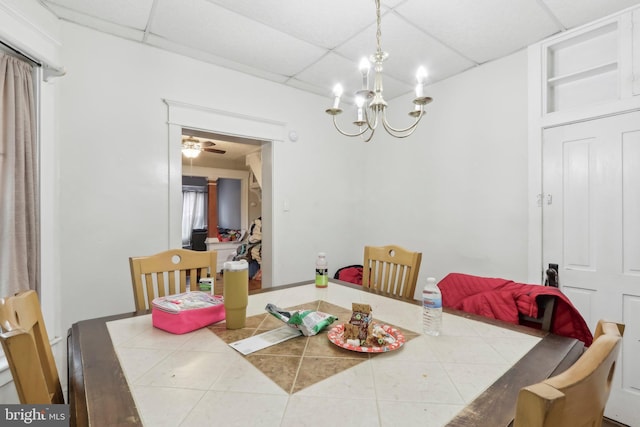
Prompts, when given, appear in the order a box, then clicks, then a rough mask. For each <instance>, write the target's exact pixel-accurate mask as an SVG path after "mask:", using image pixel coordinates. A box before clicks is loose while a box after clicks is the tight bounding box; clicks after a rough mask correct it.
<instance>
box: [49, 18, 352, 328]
mask: <svg viewBox="0 0 640 427" xmlns="http://www.w3.org/2000/svg"><path fill="white" fill-rule="evenodd" d="M63 40H64V43H63V48H62V51H63V58H64V64H65V67H66V68H67V70H68V74H67V76H65V77H64V79H63V80H61V93H62V95H61V101H60V103H59V108H60V111H61V114H60V115H61V117H60V124H59V126H60V141H59V146H60V202H59V203H60V219H61V220H60V222H61V251H60V257H61V260H60V261H61V262H60V267H61V274H62V283H63V287H62V289H61V292H62V300H63V301H64V305H65V306H64V307H63V323H65V324H70V323H72V322H74V321H77V320H80V319H85V318H91V317H96V316H102V315H106V314H113V313H118V312H126V311H131V310H132V309H133V299H132V293H131V292H132V291H131V279H130V275H129V266H128V257H129V256H136V255H141V254H150V253H155V252H159V251H161V250H166V249H168V248H169V242H168V233H167V229H168V218H169V216H168V198H167V197H168V173H169V172H168V147H167V144H168V142H167V141H168V132H167V129H168V128H167V123H166V121H167V109H166V108H167V107H166V105H165V104H164V103H163V102H162V99H170V100H174V101H181V102H185V103H189V104H194V105H200V106H204V107H208V108H213V109H217V110H223V111H230V112H236V113H242V114H245V115H249V116H254V117H263V118H265V119H270V120H275V121H279V122H285V123H287V124H288V126H289V127H290V128H291V129H295V130H296V131H297V133H298V135H299V137H300V138H299V140H298V141H297V142H295V143H291V142H278V143H273V163H274V195H273V201H274V206H275V209H274V212H273V216H274V229H275V236H274V260H275V263H276V265H275V266H274V269H273V270H274V283H275V284H278V283H287V282H291V281H299V280H305V279H311V277H312V274H313V268H314V260H315V252H317V251H319V250H326V251H327V252H329V253H330V254H332V255H333V256H334V257H336V258H335V259H339V257H340V256H341V252H342V251H345V253H346V249H345V244H344V243H345V242H349V241H352V242H358V241H359V240H360V239H354V235H355V234H357V233H359V229H358V227H351V224H349V222H348V221H345V220H344V218H346V217H349V216H350V215H351V213H352V212H354V206H353V205H350V204H348V203H345V201H351V200H353V198H354V197H353V195H354V194H355V193H356V192H357V191H359V190H360V188H361V187H360V186H359V185H354V184H351V183H356V184H357V183H358V182H359V181H361V179H360V178H359V176H360V173H359V172H358V170H357V169H355V168H354V167H349V164H350V163H352V159H353V158H358V157H360V155H359V154H358V153H361V152H362V150H363V147H362V145H361V144H358V143H357V142H356V143H353V142H352V143H351V144H350V145H347V144H345V143H344V142H342V141H340V140H338V137H337V136H336V135H335V134H334V132H333V131H332V128H331V124H330V120H329V118H328V117H326V115H325V114H324V107H325V104H326V102H329V100H328V98H327V99H326V100H325V99H322V98H321V97H318V96H315V95H310V94H305V93H303V92H301V91H298V90H295V89H291V88H287V87H284V86H282V85H278V84H275V83H271V82H267V81H264V80H261V79H256V78H253V77H249V76H246V75H242V74H239V73H236V72H231V71H228V70H225V69H221V68H218V67H215V66H211V65H208V64H203V63H200V62H198V61H195V60H192V59H189V58H185V57H182V56H179V55H176V54H172V53H167V52H163V51H160V50H158V49H155V48H149V47H145V46H143V45H141V44H138V43H133V42H129V41H126V40H122V39H119V38H115V37H111V36H108V35H105V34H102V33H98V32H95V31H92V30H89V29H86V28H84V27H80V26H76V25H73V24H68V23H64V24H63ZM256 94H258V95H259V96H256ZM212 130H214V131H215V129H212ZM345 183H349V184H347V185H345ZM310 196H311V197H310ZM285 199H287V200H288V201H289V203H290V206H291V210H290V211H289V212H286V213H285V212H283V211H282V208H281V207H282V206H283V203H284V200H285ZM334 236H339V237H340V240H337V239H336V238H335V237H334Z"/></svg>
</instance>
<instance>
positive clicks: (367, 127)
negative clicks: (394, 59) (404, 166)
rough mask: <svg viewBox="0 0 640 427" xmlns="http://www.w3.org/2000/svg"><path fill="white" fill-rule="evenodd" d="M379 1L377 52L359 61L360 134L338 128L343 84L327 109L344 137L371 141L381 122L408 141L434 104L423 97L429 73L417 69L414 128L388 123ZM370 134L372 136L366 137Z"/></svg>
mask: <svg viewBox="0 0 640 427" xmlns="http://www.w3.org/2000/svg"><path fill="white" fill-rule="evenodd" d="M375 2H376V17H377V31H376V42H377V50H376V52H375V53H374V54H373V55H371V56H370V57H369V60H367V59H366V58H362V60H361V61H360V67H359V68H360V73H361V74H362V89H361V90H359V91H357V92H356V93H355V104H356V107H357V112H356V120H355V121H354V122H353V124H354V125H356V126H358V128H359V131H358V132H356V133H348V132H344V131H343V130H342V129H340V127H339V126H338V122H337V120H336V116H337V115H338V114H340V113H342V109H341V108H340V97H342V92H343V89H342V85H340V84H337V85H335V87H334V88H333V106H332V107H331V108H328V109H327V110H326V113H327V114H329V115H331V116H333V125H334V126H335V127H336V129H337V130H338V132H340V133H341V134H342V135H345V136H363V138H365V141H366V142H368V141H371V138H372V137H373V134H374V133H375V131H376V128H377V127H378V124H379V123H382V126H383V127H384V128H385V130H386V131H387V132H388V133H389V134H390V135H392V136H394V137H395V138H406V137H408V136H409V135H411V134H412V133H413V131H414V130H415V129H416V126H417V125H418V123H420V119H422V116H423V115H424V114H425V111H424V106H425V105H427V104H428V103H430V102H431V101H433V99H431V98H430V97H428V96H425V95H424V82H425V80H426V78H427V70H426V69H425V68H424V67H420V68H418V72H417V73H416V79H417V84H416V89H415V90H416V97H415V99H414V100H413V104H414V108H413V110H411V111H410V112H409V115H410V116H411V117H413V119H414V121H413V123H412V124H411V125H409V126H407V127H406V128H404V129H396V128H394V127H393V126H391V125H390V124H389V122H388V121H387V116H386V109H387V102H386V101H385V100H384V97H383V95H382V90H383V88H382V63H383V62H384V61H385V60H386V59H387V58H388V57H389V54H388V53H387V52H383V51H382V48H381V47H380V38H381V36H382V32H381V31H380V21H381V19H380V0H375ZM371 63H373V64H374V70H375V79H374V82H373V90H370V89H369V70H370V68H371ZM367 132H369V134H366V133H367Z"/></svg>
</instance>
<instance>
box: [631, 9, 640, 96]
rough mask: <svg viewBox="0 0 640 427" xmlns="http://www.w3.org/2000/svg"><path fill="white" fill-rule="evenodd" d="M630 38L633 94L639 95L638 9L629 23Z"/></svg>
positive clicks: (639, 38)
mask: <svg viewBox="0 0 640 427" xmlns="http://www.w3.org/2000/svg"><path fill="white" fill-rule="evenodd" d="M631 32H632V34H633V37H632V42H631V43H632V47H631V50H632V56H633V60H632V64H633V65H632V67H633V94H634V95H636V96H637V95H640V9H636V10H634V11H633V14H632V21H631Z"/></svg>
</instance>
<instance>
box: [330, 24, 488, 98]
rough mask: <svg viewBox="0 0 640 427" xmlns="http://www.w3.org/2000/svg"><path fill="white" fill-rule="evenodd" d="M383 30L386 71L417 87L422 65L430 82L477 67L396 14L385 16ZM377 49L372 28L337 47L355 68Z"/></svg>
mask: <svg viewBox="0 0 640 427" xmlns="http://www.w3.org/2000/svg"><path fill="white" fill-rule="evenodd" d="M381 29H382V50H383V51H385V52H388V53H389V58H388V59H387V60H386V61H385V62H384V72H385V74H387V75H389V76H393V77H394V78H396V79H397V80H400V81H402V82H405V83H407V84H411V85H413V84H415V73H416V71H417V69H418V67H419V66H424V67H426V68H427V69H428V71H429V75H430V78H429V79H428V82H430V81H438V80H441V79H444V78H446V77H448V76H451V75H454V74H457V73H460V72H462V71H464V70H466V69H468V68H470V67H473V66H474V65H476V64H475V63H473V62H472V61H469V60H468V59H466V58H464V57H463V56H461V55H459V54H458V53H456V52H454V51H452V50H451V49H448V48H447V47H446V46H444V45H442V43H440V42H438V41H437V40H435V39H433V38H432V37H430V36H429V35H427V34H425V32H424V31H421V30H419V29H417V28H416V27H414V26H413V25H410V24H408V23H407V22H406V21H404V20H403V19H401V18H400V17H399V16H398V15H396V14H394V13H388V14H386V15H384V16H383V17H382V28H381ZM375 50H376V27H375V25H372V26H370V27H369V28H367V29H366V30H365V31H363V32H361V33H360V34H359V35H358V36H356V37H354V38H353V39H351V40H350V41H349V42H347V43H345V45H344V46H341V47H340V48H338V49H337V52H339V53H340V54H342V55H344V56H346V57H348V58H352V60H353V62H354V69H356V68H355V67H357V65H358V63H359V61H360V58H361V57H363V56H366V57H369V56H370V55H371V54H372V53H374V52H375Z"/></svg>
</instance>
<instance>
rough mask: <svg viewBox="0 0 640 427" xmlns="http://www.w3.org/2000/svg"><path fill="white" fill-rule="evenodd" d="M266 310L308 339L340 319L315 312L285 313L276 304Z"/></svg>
mask: <svg viewBox="0 0 640 427" xmlns="http://www.w3.org/2000/svg"><path fill="white" fill-rule="evenodd" d="M264 309H265V310H266V311H267V312H268V313H270V314H272V315H273V316H275V317H276V318H277V319H280V320H281V321H283V322H285V323H286V324H287V325H288V326H290V327H292V328H293V329H298V330H299V331H301V332H302V334H303V335H304V336H307V337H310V336H313V335H316V334H317V333H318V332H320V331H321V330H323V329H324V328H325V327H327V326H329V325H330V324H332V323H333V322H334V321H335V320H337V319H338V318H337V317H336V316H332V315H330V314H327V313H322V312H321V311H315V310H294V311H285V310H282V309H281V308H279V307H276V306H275V305H274V304H267V306H266V307H265V308H264Z"/></svg>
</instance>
